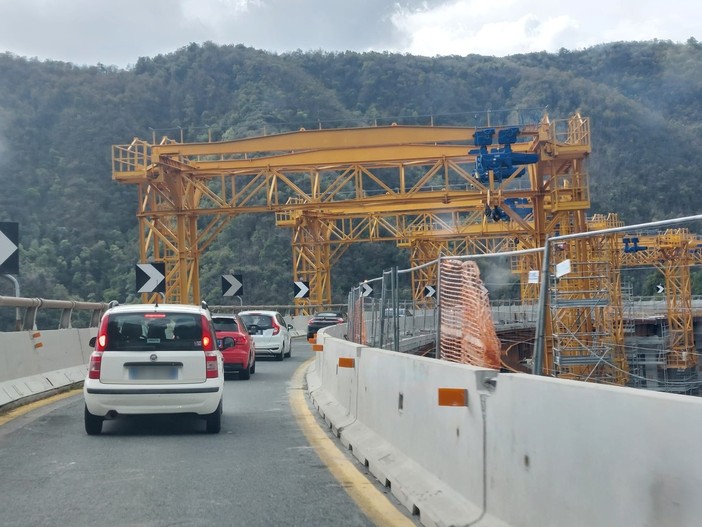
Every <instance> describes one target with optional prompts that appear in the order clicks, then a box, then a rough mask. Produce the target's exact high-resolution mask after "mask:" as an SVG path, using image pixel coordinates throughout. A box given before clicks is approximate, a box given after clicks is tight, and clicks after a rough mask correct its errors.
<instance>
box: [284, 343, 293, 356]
mask: <svg viewBox="0 0 702 527" xmlns="http://www.w3.org/2000/svg"><path fill="white" fill-rule="evenodd" d="M285 356H286V357H288V358H290V357H292V342H291V343H290V344H289V346H288V352H287V353H286V354H285Z"/></svg>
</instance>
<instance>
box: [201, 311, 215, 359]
mask: <svg viewBox="0 0 702 527" xmlns="http://www.w3.org/2000/svg"><path fill="white" fill-rule="evenodd" d="M200 318H201V322H200V323H201V325H202V349H203V350H204V351H212V350H214V349H215V343H214V339H213V338H212V333H211V332H210V324H209V323H208V322H207V318H206V317H205V315H201V316H200Z"/></svg>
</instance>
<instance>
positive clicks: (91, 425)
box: [83, 406, 104, 436]
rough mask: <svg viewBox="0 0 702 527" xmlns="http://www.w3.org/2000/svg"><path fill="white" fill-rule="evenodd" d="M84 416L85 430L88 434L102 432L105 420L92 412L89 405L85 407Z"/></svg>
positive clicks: (92, 434)
mask: <svg viewBox="0 0 702 527" xmlns="http://www.w3.org/2000/svg"><path fill="white" fill-rule="evenodd" d="M83 417H84V421H85V431H86V433H87V434H88V435H91V436H95V435H99V434H100V433H101V432H102V422H103V421H104V419H103V418H102V417H100V416H99V415H93V414H91V413H90V412H89V411H88V407H87V406H86V407H85V412H84V413H83Z"/></svg>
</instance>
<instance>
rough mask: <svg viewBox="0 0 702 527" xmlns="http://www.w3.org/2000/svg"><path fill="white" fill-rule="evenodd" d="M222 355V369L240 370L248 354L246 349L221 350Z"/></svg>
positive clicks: (227, 370) (229, 370)
mask: <svg viewBox="0 0 702 527" xmlns="http://www.w3.org/2000/svg"><path fill="white" fill-rule="evenodd" d="M222 356H223V357H224V371H226V372H232V371H241V370H243V369H244V367H245V364H246V363H247V361H248V359H249V356H248V352H247V351H239V350H236V351H223V352H222Z"/></svg>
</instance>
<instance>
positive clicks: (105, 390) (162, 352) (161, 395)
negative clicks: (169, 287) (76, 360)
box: [83, 302, 224, 435]
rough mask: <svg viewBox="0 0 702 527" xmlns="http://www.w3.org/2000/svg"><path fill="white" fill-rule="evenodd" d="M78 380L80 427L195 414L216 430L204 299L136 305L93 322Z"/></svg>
mask: <svg viewBox="0 0 702 527" xmlns="http://www.w3.org/2000/svg"><path fill="white" fill-rule="evenodd" d="M91 346H94V348H95V351H93V353H92V355H91V356H90V365H89V367H88V375H87V377H86V379H85V383H84V386H83V395H84V397H85V431H86V432H87V433H88V434H90V435H94V434H99V433H100V432H102V423H103V420H105V419H114V418H116V417H118V416H120V415H130V414H179V413H182V414H185V413H190V414H197V415H201V416H203V417H204V418H205V420H206V423H207V425H206V429H207V432H210V433H218V432H219V431H220V429H221V418H222V396H223V393H224V369H223V361H222V353H221V352H220V350H219V349H218V348H217V338H216V336H215V331H214V327H213V325H212V317H211V315H210V312H209V309H207V305H206V304H204V302H203V305H202V306H192V305H181V304H170V305H168V304H163V305H159V304H137V305H124V306H116V307H112V308H110V309H108V310H107V311H106V312H105V314H104V315H103V317H102V320H101V321H100V327H99V330H98V335H97V337H94V338H93V339H91Z"/></svg>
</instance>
